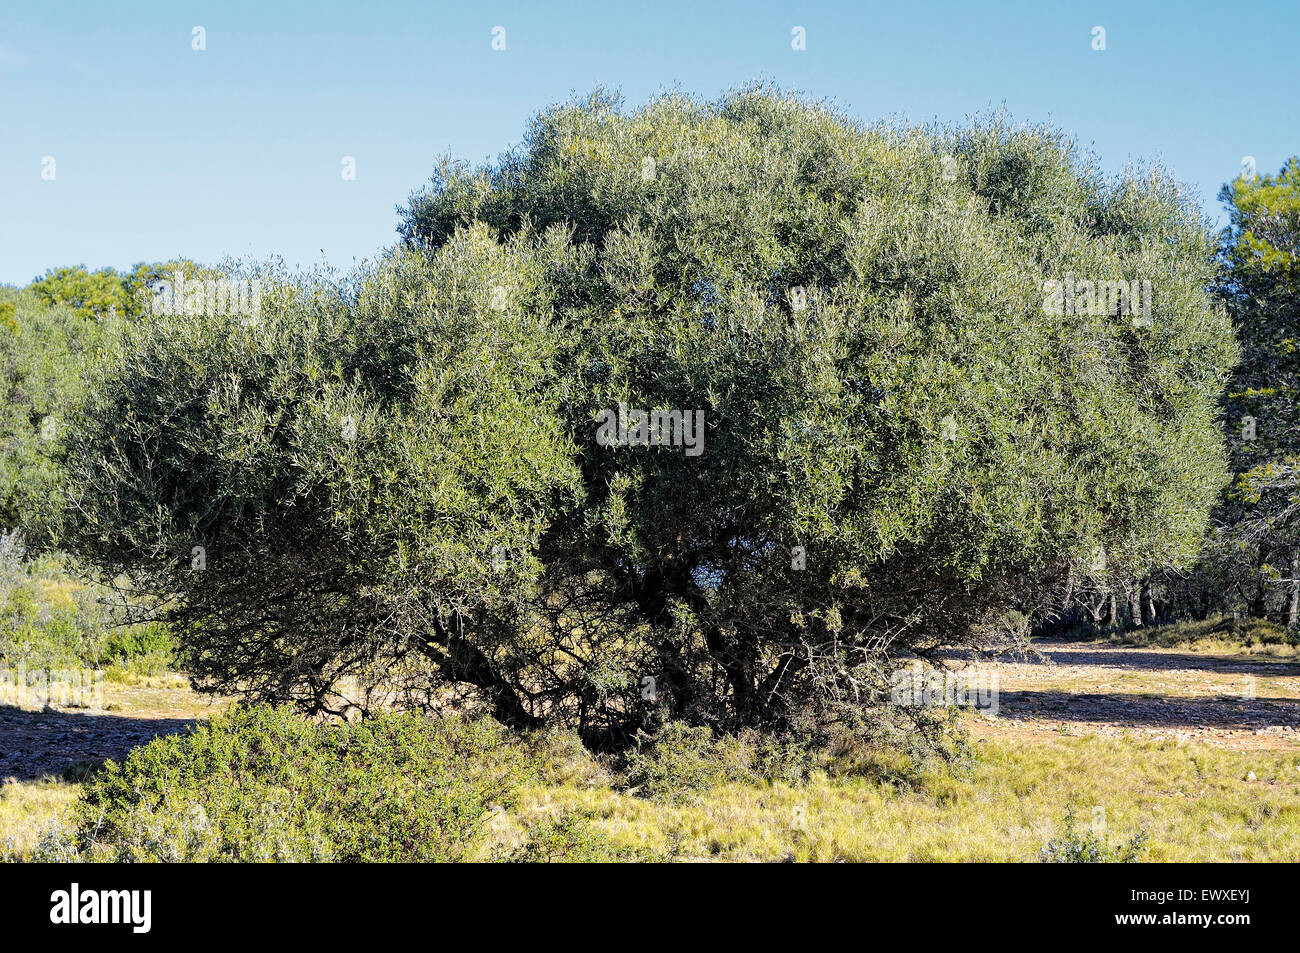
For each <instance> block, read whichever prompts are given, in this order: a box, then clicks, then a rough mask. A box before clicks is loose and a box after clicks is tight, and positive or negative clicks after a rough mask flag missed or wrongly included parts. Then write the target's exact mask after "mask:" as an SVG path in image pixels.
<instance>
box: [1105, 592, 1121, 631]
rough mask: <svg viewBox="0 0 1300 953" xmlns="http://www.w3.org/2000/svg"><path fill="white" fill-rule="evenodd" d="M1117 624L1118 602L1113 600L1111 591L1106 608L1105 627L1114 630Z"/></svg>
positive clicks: (1113, 596)
mask: <svg viewBox="0 0 1300 953" xmlns="http://www.w3.org/2000/svg"><path fill="white" fill-rule="evenodd" d="M1118 624H1119V600H1117V599H1116V598H1115V591H1114V590H1111V593H1110V601H1109V603H1108V604H1107V606H1106V625H1108V626H1110V627H1111V628H1114V627H1115V626H1116V625H1118Z"/></svg>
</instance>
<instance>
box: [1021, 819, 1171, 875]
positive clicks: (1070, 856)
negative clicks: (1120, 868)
mask: <svg viewBox="0 0 1300 953" xmlns="http://www.w3.org/2000/svg"><path fill="white" fill-rule="evenodd" d="M1149 840H1150V835H1149V834H1148V833H1147V832H1146V831H1145V830H1141V831H1138V832H1137V833H1136V834H1134V835H1133V836H1132V837H1131V838H1130V839H1129V840H1127V841H1124V842H1122V843H1116V844H1109V843H1107V841H1106V839H1105V838H1104V837H1102V836H1101V835H1100V834H1098V833H1097V832H1096V831H1092V830H1088V831H1083V832H1080V831H1078V830H1077V829H1076V828H1075V820H1074V808H1070V809H1069V810H1068V811H1066V814H1065V830H1064V831H1062V832H1061V833H1060V834H1058V835H1057V836H1055V837H1053V838H1052V839H1051V840H1049V841H1048V842H1047V843H1046V844H1044V845H1043V848H1042V850H1040V851H1039V852H1038V859H1039V860H1041V861H1042V862H1043V863H1045V864H1132V863H1137V861H1138V860H1139V859H1140V858H1141V856H1142V853H1143V851H1145V850H1146V849H1147V842H1148V841H1149Z"/></svg>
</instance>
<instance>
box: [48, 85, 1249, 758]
mask: <svg viewBox="0 0 1300 953" xmlns="http://www.w3.org/2000/svg"><path fill="white" fill-rule="evenodd" d="M402 239H403V241H402V243H401V245H400V246H399V247H398V248H396V249H394V250H393V251H392V252H391V253H389V254H388V255H386V256H385V258H384V259H383V260H382V261H381V262H380V263H378V264H377V265H374V266H370V267H367V268H364V269H362V270H361V271H360V273H358V274H357V275H356V276H354V277H353V278H351V279H349V280H348V281H346V282H343V283H340V284H336V285H330V284H329V283H324V282H320V281H316V282H314V283H313V282H305V281H303V280H297V281H296V282H295V281H289V280H288V279H285V278H282V277H280V278H277V277H275V276H270V277H268V279H267V280H268V281H269V282H270V283H271V284H273V285H274V287H275V289H276V290H275V291H274V292H273V293H266V294H264V295H263V314H262V317H261V319H260V320H259V321H258V322H257V323H255V324H251V325H249V326H247V327H246V326H243V325H241V324H240V323H239V322H237V321H234V320H225V319H220V318H218V319H202V320H195V319H193V318H187V319H158V320H152V321H149V322H146V323H144V324H143V325H141V326H140V327H139V328H137V329H136V330H135V332H134V333H133V334H132V336H131V339H130V340H129V341H128V342H127V343H126V345H125V346H124V348H123V351H122V356H121V359H120V361H118V362H117V363H116V364H114V365H113V366H112V367H110V368H108V369H107V370H106V371H105V372H104V373H103V375H102V377H101V379H100V380H98V381H97V382H96V383H95V386H93V387H92V396H91V397H90V399H89V400H88V401H87V403H86V404H85V406H84V408H83V409H82V411H81V413H80V415H79V417H78V419H77V421H76V428H75V432H74V433H73V434H72V436H71V437H70V438H69V440H68V442H67V444H66V459H65V465H66V466H67V468H68V470H69V474H70V478H69V483H68V490H67V500H66V504H67V505H66V506H65V509H64V527H63V529H64V533H65V538H66V540H67V541H68V545H70V546H72V547H73V548H75V549H77V550H78V551H80V552H82V553H84V554H86V555H88V556H92V557H94V558H95V559H97V560H98V561H99V562H100V563H101V564H103V565H105V566H106V568H109V569H110V570H120V571H121V572H123V573H125V574H127V575H129V577H130V578H131V579H133V580H135V583H136V585H137V586H139V588H140V589H141V590H143V591H147V592H150V593H153V594H154V595H155V596H158V597H161V598H167V599H169V600H170V602H169V603H168V605H167V611H169V612H170V613H172V615H173V618H174V619H175V620H176V622H177V623H178V624H179V625H180V626H181V627H182V629H183V636H184V640H185V644H186V646H187V653H188V664H189V666H190V669H191V671H192V672H193V673H194V674H195V677H196V678H197V679H198V681H199V683H200V684H201V685H203V686H206V687H209V688H213V689H219V690H233V689H240V690H244V691H249V692H252V693H254V694H260V695H263V696H272V697H286V696H287V697H294V698H297V699H299V700H300V701H302V702H303V703H304V704H305V705H309V706H331V705H334V704H335V703H336V702H335V696H334V694H333V693H334V692H335V691H336V690H337V688H338V686H339V684H340V680H343V679H347V678H349V677H352V676H356V677H358V678H360V679H362V680H363V681H366V680H374V679H375V678H380V679H381V680H383V681H384V682H385V684H386V686H387V687H388V688H389V689H390V690H392V689H393V688H394V686H397V687H400V689H401V690H403V691H404V692H405V693H406V697H407V698H408V699H420V700H423V701H426V702H428V703H430V704H445V703H450V702H452V701H454V700H457V699H461V698H474V699H477V700H478V701H480V702H486V703H488V704H490V705H491V706H492V707H493V708H494V710H495V711H496V713H497V714H498V715H499V716H500V717H502V718H505V719H506V720H509V721H511V722H513V723H516V724H529V723H533V722H535V721H537V720H540V719H556V720H562V721H564V722H566V723H570V724H575V725H577V726H579V727H580V728H581V729H582V730H584V731H585V732H588V733H589V734H590V735H592V736H597V735H601V734H607V733H610V732H612V733H614V734H615V735H617V734H618V733H619V732H626V731H628V730H630V729H632V728H634V727H636V726H638V725H640V724H642V723H644V721H646V720H647V719H652V718H656V717H662V716H664V715H670V716H673V717H680V718H685V719H688V720H694V721H698V722H708V723H712V724H715V725H719V726H722V727H734V726H738V725H743V724H766V725H776V726H785V727H792V726H800V725H808V724H826V723H828V722H840V723H843V722H855V721H863V720H864V719H865V720H866V721H870V720H871V719H872V717H873V713H874V712H878V709H877V708H876V707H875V706H876V704H877V703H878V702H879V701H880V700H881V699H882V697H885V696H886V695H887V689H888V678H889V674H890V671H891V670H892V668H893V667H894V666H895V665H896V664H897V663H898V660H899V659H903V658H908V657H911V656H913V655H914V654H917V653H919V654H922V655H926V654H931V653H933V652H934V651H936V650H937V649H939V648H941V647H943V646H947V645H953V644H974V643H986V642H988V641H991V640H996V639H998V638H1001V637H1002V636H1003V635H1005V634H1006V633H1007V632H1008V631H1010V630H1011V629H1013V628H1014V626H1012V625H1011V624H1010V623H1009V621H1008V620H1009V618H1020V617H1021V615H1027V614H1030V613H1032V612H1033V611H1034V610H1036V609H1037V608H1038V607H1040V606H1041V605H1042V604H1044V602H1045V601H1046V600H1047V599H1049V598H1050V597H1051V594H1052V593H1053V592H1054V590H1055V589H1057V588H1059V587H1061V586H1062V585H1065V584H1066V580H1067V579H1073V578H1083V577H1084V576H1086V575H1087V574H1089V573H1102V572H1108V571H1113V570H1116V569H1124V570H1134V571H1137V570H1141V569H1145V568H1149V567H1153V566H1160V565H1173V564H1177V563H1178V562H1180V561H1182V560H1185V559H1187V558H1189V557H1190V556H1191V555H1192V554H1193V552H1194V549H1195V546H1196V543H1197V540H1198V539H1199V538H1200V536H1201V533H1202V530H1203V524H1204V521H1205V517H1206V513H1207V510H1208V508H1209V506H1210V505H1211V503H1212V501H1213V499H1214V497H1215V494H1216V493H1217V491H1218V490H1219V488H1220V487H1221V486H1222V484H1223V482H1224V480H1225V464H1224V454H1223V449H1222V446H1221V440H1220V436H1219V431H1218V429H1217V426H1216V419H1215V406H1216V400H1217V397H1218V395H1219V392H1220V390H1221V388H1222V385H1223V382H1224V379H1225V375H1226V373H1227V371H1228V369H1229V367H1230V366H1231V364H1232V361H1233V359H1234V356H1235V351H1234V344H1233V341H1232V336H1231V332H1230V329H1229V326H1228V324H1227V321H1226V318H1225V316H1224V315H1223V314H1221V313H1219V312H1217V311H1216V310H1214V309H1213V308H1212V307H1211V305H1210V304H1209V301H1208V300H1207V297H1206V293H1205V287H1206V284H1207V282H1208V280H1209V278H1210V275H1211V255H1212V245H1211V242H1210V239H1209V237H1208V236H1207V233H1206V229H1205V224H1204V223H1203V222H1202V221H1201V220H1200V218H1199V215H1198V212H1197V210H1196V209H1195V208H1194V207H1193V206H1192V205H1191V204H1190V203H1189V202H1188V201H1187V199H1186V198H1185V197H1184V196H1183V194H1182V192H1181V191H1180V189H1179V187H1178V186H1177V184H1176V183H1174V182H1173V181H1171V180H1170V179H1169V178H1168V177H1167V176H1166V175H1165V174H1164V173H1163V172H1161V171H1159V170H1147V169H1139V170H1135V171H1132V172H1130V173H1129V174H1126V175H1124V176H1123V177H1120V178H1118V179H1114V180H1108V179H1106V178H1104V177H1102V176H1101V175H1099V174H1098V173H1096V172H1095V171H1094V170H1093V168H1092V167H1091V166H1090V164H1089V162H1088V160H1087V159H1086V157H1083V156H1081V155H1079V154H1078V153H1077V152H1076V151H1075V149H1074V148H1073V147H1072V145H1071V144H1070V143H1069V142H1068V141H1066V140H1064V139H1063V138H1062V137H1061V136H1059V135H1058V134H1056V133H1054V132H1052V131H1050V130H1043V129H1037V128H1024V127H1012V126H1010V125H1008V124H1007V123H1006V122H1005V121H1004V120H1002V119H1001V118H998V117H994V118H991V119H985V120H980V121H977V122H975V123H973V124H970V125H967V126H964V127H961V128H957V129H917V128H904V127H897V126H881V127H871V128H868V127H864V126H861V125H859V124H857V123H854V122H852V121H850V120H848V119H846V118H845V117H844V116H842V115H840V114H839V113H837V112H836V111H835V110H833V109H832V108H829V107H826V106H822V105H819V104H814V103H810V102H808V101H806V100H803V99H800V98H798V97H794V96H791V95H788V94H784V93H782V92H780V91H776V90H772V89H768V88H749V89H745V90H742V91H740V92H738V93H735V94H733V95H729V96H727V97H725V98H724V99H722V100H721V101H720V102H717V103H701V102H697V101H695V100H692V99H688V98H685V97H682V96H679V95H667V96H663V97H661V98H659V99H657V100H655V101H653V102H651V103H650V104H649V105H647V106H645V107H644V108H642V109H640V110H638V111H635V112H631V113H629V112H626V111H624V110H623V109H621V107H620V104H619V103H618V102H617V101H616V100H614V99H612V98H611V97H608V96H605V95H603V94H597V95H595V96H593V97H591V98H589V99H587V100H584V101H580V102H577V103H573V104H569V105H565V106H561V107H557V108H554V109H551V110H549V111H547V112H545V113H543V114H541V115H540V116H539V117H538V118H537V119H536V120H535V121H534V122H533V124H532V126H531V128H530V129H529V130H528V132H527V135H526V137H525V139H524V141H523V143H522V145H521V146H520V147H519V148H518V149H516V150H515V151H513V152H511V153H509V154H507V155H505V156H504V157H503V158H502V159H501V160H500V161H499V162H498V163H496V164H494V165H491V166H488V167H485V168H480V169H471V168H469V167H466V166H463V165H459V164H456V163H453V162H451V161H450V160H448V161H444V162H443V163H442V164H441V165H440V166H439V168H438V169H437V171H436V173H435V175H434V178H433V181H432V183H431V184H430V186H429V187H428V188H427V189H426V190H424V191H422V192H420V193H418V194H416V195H415V196H413V197H412V199H411V201H410V203H409V205H408V206H407V207H406V208H405V209H404V211H403V224H402ZM1053 281H1056V282H1061V283H1062V286H1064V284H1065V283H1067V282H1068V284H1069V286H1070V287H1071V288H1072V289H1073V288H1076V287H1077V288H1079V289H1082V288H1083V285H1082V284H1080V283H1083V282H1121V281H1122V282H1125V285H1124V287H1125V288H1128V289H1130V290H1133V291H1134V293H1132V294H1129V295H1127V296H1120V297H1119V298H1116V296H1115V295H1114V294H1111V295H1110V296H1109V297H1108V296H1107V295H1106V294H1105V293H1102V294H1098V295H1094V296H1092V297H1088V296H1086V295H1083V294H1080V295H1079V296H1078V297H1077V298H1076V299H1075V300H1076V301H1078V302H1081V303H1080V304H1079V306H1077V307H1071V308H1067V309H1065V311H1064V313H1056V312H1060V311H1061V310H1062V309H1061V308H1058V307H1054V306H1053V305H1052V303H1051V302H1050V301H1049V300H1047V299H1049V298H1050V292H1049V290H1048V289H1049V288H1051V287H1053V286H1050V285H1048V284H1047V283H1048V282H1053ZM1129 282H1136V283H1137V284H1132V285H1130V284H1129ZM1141 282H1149V283H1150V284H1149V294H1143V293H1142V292H1141V291H1140V290H1135V289H1140V288H1141V287H1142V286H1141ZM1099 287H1100V286H1099ZM1143 299H1145V301H1146V306H1145V307H1143V306H1141V302H1142V301H1143ZM1135 302H1136V303H1137V305H1139V306H1138V307H1134V305H1135ZM1130 312H1134V313H1130ZM611 411H612V412H613V413H612V414H610V413H608V412H611ZM638 411H644V412H656V411H658V412H660V413H659V414H657V415H654V417H655V419H661V420H663V421H664V422H665V423H667V422H669V421H671V422H672V423H673V424H677V422H678V421H679V420H680V421H681V422H682V423H683V424H684V425H685V427H686V428H689V426H690V424H691V423H692V422H694V421H701V426H702V428H703V430H702V433H700V434H698V435H696V436H697V437H698V438H699V439H700V440H701V441H702V450H700V451H699V452H696V451H694V450H691V451H690V452H688V450H689V449H690V448H688V447H687V446H686V445H685V444H684V443H683V442H682V441H680V440H678V441H677V442H676V443H675V444H674V443H673V442H672V441H671V440H668V439H665V440H664V441H663V442H664V444H665V445H655V444H654V442H653V441H650V443H651V445H638V443H637V440H636V436H637V432H638V431H637V430H636V428H635V424H636V421H637V419H638ZM674 411H676V412H680V417H676V416H674V415H673V414H672V412H674ZM615 418H622V419H623V422H624V423H625V424H626V425H627V426H628V428H629V429H632V431H633V432H632V433H631V434H630V435H628V436H630V437H631V439H630V440H626V441H623V440H619V439H614V440H610V439H605V438H607V437H608V436H609V434H610V432H611V431H610V430H609V427H608V424H609V421H610V420H611V419H615ZM602 426H605V427H606V433H605V435H604V437H603V438H602V439H600V440H598V439H597V437H598V435H600V432H601V428H602ZM682 430H683V428H682V427H676V428H675V429H674V431H673V433H672V434H668V435H666V436H676V437H681V436H682ZM625 435H626V434H625ZM615 436H616V437H617V436H618V434H617V433H615ZM195 546H202V547H204V550H203V552H204V554H205V556H206V568H205V569H201V570H199V569H194V568H193V559H192V555H191V553H192V550H193V547H195ZM1013 610H1015V611H1014V612H1013ZM1017 613H1019V614H1020V615H1017Z"/></svg>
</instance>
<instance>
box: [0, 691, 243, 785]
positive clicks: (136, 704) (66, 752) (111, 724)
mask: <svg viewBox="0 0 1300 953" xmlns="http://www.w3.org/2000/svg"><path fill="white" fill-rule="evenodd" d="M221 705H222V703H221V702H217V703H215V704H214V703H211V702H209V700H208V699H207V698H204V697H202V696H200V695H196V694H195V693H194V692H192V691H190V690H189V689H188V688H185V687H182V686H181V685H180V684H176V683H171V684H167V683H163V684H161V685H145V686H131V687H128V686H119V685H114V684H111V683H110V684H109V685H108V686H106V689H105V704H104V707H103V708H100V709H86V708H64V707H45V708H43V709H31V708H22V707H15V706H12V705H0V783H3V782H4V781H6V780H8V779H10V778H14V779H17V780H20V781H29V780H33V779H35V778H40V777H44V776H46V775H56V776H57V775H62V774H63V773H64V772H65V771H67V770H68V769H69V768H74V767H79V766H87V765H91V764H98V763H100V762H102V761H104V760H106V759H108V758H112V759H114V760H121V759H122V758H123V757H124V756H125V755H126V754H127V752H129V751H130V750H131V749H132V748H134V747H136V746H138V745H142V744H145V743H146V742H148V741H150V740H152V739H153V738H156V737H157V736H159V735H165V734H171V733H173V732H177V731H182V730H184V729H185V728H187V727H188V726H190V725H191V724H193V723H194V721H195V720H196V719H197V718H201V717H207V716H208V715H210V714H211V713H212V712H213V711H215V710H217V709H218V708H219V707H221Z"/></svg>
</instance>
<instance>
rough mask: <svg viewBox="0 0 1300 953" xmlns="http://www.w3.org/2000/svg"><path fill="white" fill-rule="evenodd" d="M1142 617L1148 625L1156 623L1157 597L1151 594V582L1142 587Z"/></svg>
mask: <svg viewBox="0 0 1300 953" xmlns="http://www.w3.org/2000/svg"><path fill="white" fill-rule="evenodd" d="M1142 617H1143V619H1144V620H1145V621H1146V622H1147V624H1148V625H1150V624H1152V623H1154V622H1155V621H1156V597H1155V596H1154V595H1153V594H1152V592H1151V580H1149V579H1148V580H1147V581H1146V583H1145V584H1144V585H1143V586H1142Z"/></svg>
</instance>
